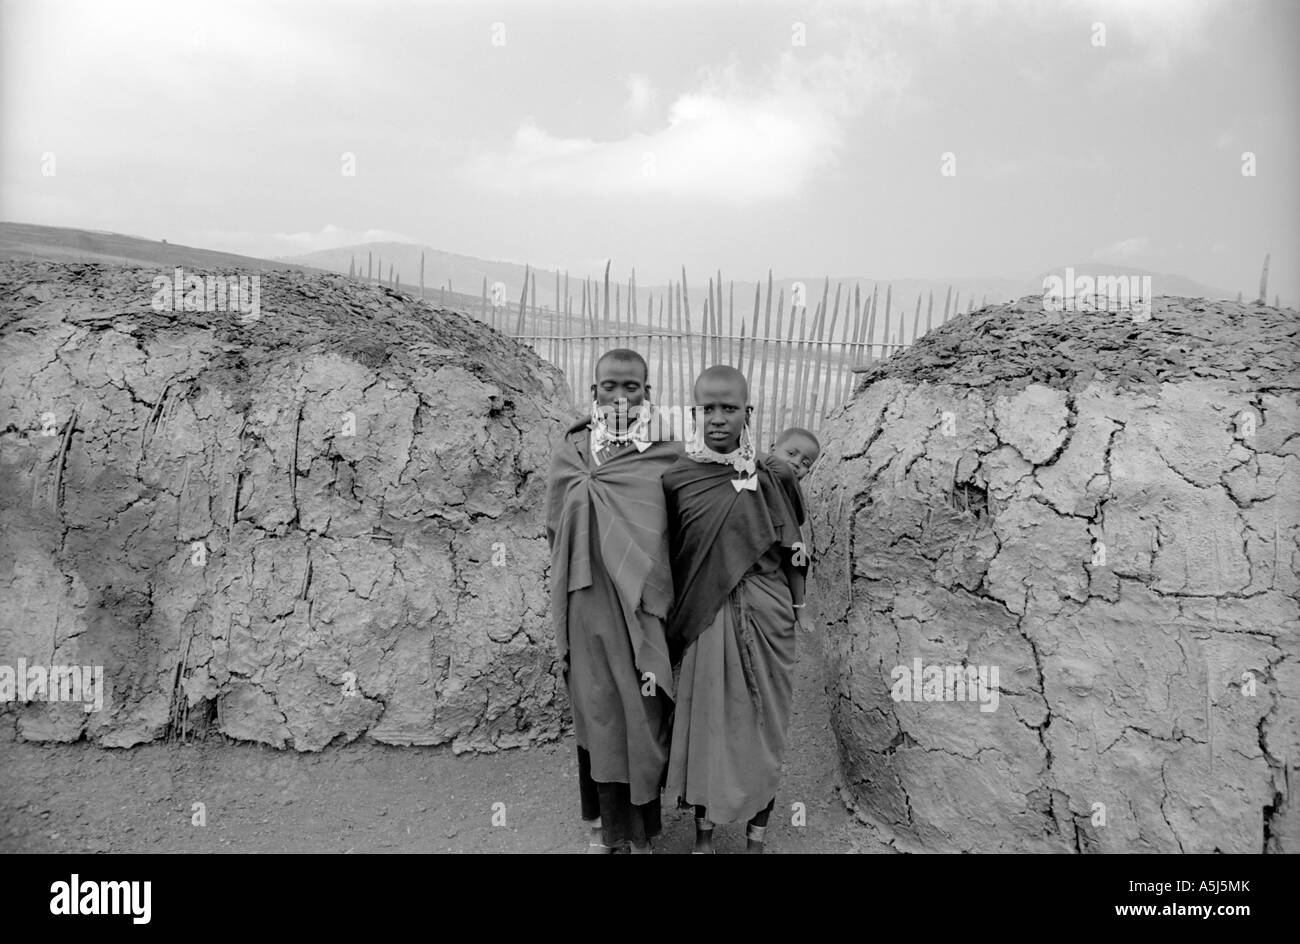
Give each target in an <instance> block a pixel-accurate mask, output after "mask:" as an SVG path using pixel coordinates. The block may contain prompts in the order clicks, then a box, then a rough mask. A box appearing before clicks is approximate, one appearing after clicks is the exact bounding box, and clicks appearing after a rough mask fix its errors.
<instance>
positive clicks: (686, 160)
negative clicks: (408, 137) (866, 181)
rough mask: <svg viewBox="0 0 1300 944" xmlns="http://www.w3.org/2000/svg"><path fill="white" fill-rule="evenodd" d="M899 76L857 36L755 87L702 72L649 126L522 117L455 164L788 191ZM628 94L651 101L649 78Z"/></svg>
mask: <svg viewBox="0 0 1300 944" xmlns="http://www.w3.org/2000/svg"><path fill="white" fill-rule="evenodd" d="M800 52H804V53H806V50H800ZM904 84H905V83H904V79H903V77H902V75H901V73H900V71H899V70H898V68H897V67H896V66H895V65H894V60H893V59H892V58H891V57H890V56H889V55H888V54H886V53H875V54H872V55H868V50H867V49H866V47H865V44H863V43H861V42H858V41H856V40H852V41H850V43H849V45H848V46H847V48H846V49H845V50H844V51H843V52H841V53H839V54H835V55H832V54H826V55H823V56H821V57H819V58H815V59H811V60H808V59H806V58H805V57H803V56H800V55H797V54H796V53H795V52H794V51H791V52H787V53H785V54H784V55H783V56H782V57H781V59H780V61H779V63H778V65H777V66H776V68H775V69H774V70H772V72H771V73H770V75H769V76H768V77H767V78H766V80H765V81H763V82H761V83H757V84H753V83H749V84H747V83H746V82H745V81H744V80H742V78H741V77H740V75H739V73H738V70H737V68H736V67H735V65H734V64H733V65H730V66H727V67H725V68H714V69H709V70H706V71H704V72H703V73H702V74H701V75H700V77H699V79H698V81H697V83H696V86H695V87H694V88H692V89H690V90H688V91H685V92H683V93H681V94H680V95H678V96H677V98H676V99H675V100H674V101H673V102H672V104H671V105H670V106H669V108H668V110H667V114H666V117H665V118H664V119H663V120H662V123H661V124H660V125H659V126H658V127H657V128H655V129H654V130H651V131H636V132H631V133H629V134H627V135H625V136H623V137H621V138H617V139H613V140H604V141H601V140H594V139H591V138H562V137H559V136H556V135H554V134H552V133H550V132H549V131H547V130H546V129H545V128H543V127H541V126H540V125H538V124H537V123H536V122H535V121H533V120H532V119H528V120H525V121H524V122H522V123H521V124H520V126H519V127H518V128H517V129H516V130H515V133H514V136H513V138H512V140H511V142H510V144H509V146H508V147H505V148H503V149H498V150H492V151H486V152H484V153H481V154H479V155H477V156H476V157H474V158H472V159H471V160H469V161H468V162H467V163H466V164H464V165H462V167H461V168H460V171H459V173H460V176H461V177H462V179H465V180H467V181H469V182H471V183H473V184H475V185H478V186H480V187H483V188H485V189H490V190H495V191H504V192H511V193H523V192H527V193H537V192H539V191H543V192H549V193H554V194H563V195H595V196H601V195H612V194H658V195H667V196H682V197H705V198H712V199H715V200H721V201H727V202H737V203H741V202H748V201H753V200H763V199H773V198H775V199H779V198H788V197H793V196H796V195H798V194H799V193H801V192H802V191H803V189H804V187H805V186H806V184H807V183H808V181H809V180H810V179H811V178H812V177H813V176H814V175H816V174H818V173H819V172H822V171H824V170H826V169H827V168H829V167H832V166H834V165H835V164H836V163H837V162H838V161H839V160H840V156H841V149H842V146H843V143H844V137H845V131H846V128H847V126H848V123H849V122H850V121H852V120H853V119H854V118H855V117H856V116H857V115H858V114H860V113H861V112H862V111H863V110H864V109H865V108H866V106H867V105H868V104H869V103H870V102H871V101H872V100H873V99H876V98H878V97H881V96H884V95H887V94H896V93H897V92H898V91H899V90H901V88H902V86H903V85H904ZM629 91H630V95H629V99H628V102H627V104H626V105H625V107H624V111H625V112H626V113H629V114H631V113H633V112H636V113H640V114H646V113H648V112H650V111H651V110H652V108H653V106H654V101H655V97H656V93H655V92H654V90H653V88H652V87H651V86H650V84H649V82H648V80H645V79H644V77H636V76H634V77H631V78H630V79H629Z"/></svg>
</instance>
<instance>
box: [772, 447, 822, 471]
mask: <svg viewBox="0 0 1300 944" xmlns="http://www.w3.org/2000/svg"><path fill="white" fill-rule="evenodd" d="M772 454H773V455H774V456H776V457H777V458H778V459H780V460H781V461H782V462H784V463H786V464H787V465H788V466H790V469H791V471H793V472H794V477H795V478H796V479H799V480H800V481H803V477H804V476H805V475H807V474H808V470H809V469H811V468H812V464H813V463H814V462H816V461H817V456H818V455H820V454H821V450H820V449H818V448H817V444H816V443H814V442H812V441H811V440H809V439H808V438H807V437H806V436H791V437H790V438H789V439H785V440H782V441H781V443H780V445H778V446H777V447H776V448H775V449H773V450H772Z"/></svg>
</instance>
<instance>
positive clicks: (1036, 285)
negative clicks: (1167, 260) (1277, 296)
mask: <svg viewBox="0 0 1300 944" xmlns="http://www.w3.org/2000/svg"><path fill="white" fill-rule="evenodd" d="M1067 268H1071V269H1073V270H1074V275H1075V277H1076V278H1077V277H1079V276H1091V277H1092V278H1094V279H1095V278H1097V277H1098V276H1117V275H1120V276H1134V275H1136V276H1144V275H1145V276H1150V277H1151V291H1152V292H1153V293H1154V294H1156V295H1176V296H1179V297H1182V298H1205V299H1209V300H1218V299H1234V298H1236V297H1237V293H1236V292H1229V291H1228V290H1227V289H1224V288H1215V287H1214V286H1212V285H1205V284H1203V283H1201V282H1197V281H1196V280H1195V279H1189V278H1187V277H1186V276H1183V275H1173V274H1171V273H1166V272H1153V271H1151V270H1150V269H1135V268H1132V267H1131V266H1120V265H1111V264H1110V263H1108V262H1095V261H1089V262H1075V263H1072V264H1070V265H1068V266H1056V267H1055V268H1053V269H1049V270H1047V271H1046V272H1044V273H1042V274H1041V275H1040V276H1039V277H1038V279H1037V280H1036V281H1034V282H1033V283H1032V284H1033V288H1032V290H1030V289H1027V290H1026V291H1025V292H1022V293H1021V294H1025V295H1028V294H1035V295H1036V294H1038V293H1039V292H1041V291H1042V290H1043V279H1045V278H1046V277H1047V276H1049V275H1055V276H1058V277H1061V278H1064V276H1065V270H1066V269H1067Z"/></svg>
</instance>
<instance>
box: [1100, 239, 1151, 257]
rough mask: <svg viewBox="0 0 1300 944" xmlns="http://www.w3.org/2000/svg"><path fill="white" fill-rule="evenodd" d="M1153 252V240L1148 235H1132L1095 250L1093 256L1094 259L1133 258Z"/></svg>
mask: <svg viewBox="0 0 1300 944" xmlns="http://www.w3.org/2000/svg"><path fill="white" fill-rule="evenodd" d="M1151 254H1152V253H1151V240H1150V239H1149V238H1147V237H1146V236H1130V237H1129V238H1128V239H1121V240H1119V241H1118V242H1114V243H1111V244H1110V245H1109V246H1105V247H1103V248H1101V249H1098V250H1095V251H1094V252H1093V254H1092V257H1093V258H1094V259H1110V260H1119V259H1129V260H1131V259H1136V258H1138V257H1139V256H1149V255H1151Z"/></svg>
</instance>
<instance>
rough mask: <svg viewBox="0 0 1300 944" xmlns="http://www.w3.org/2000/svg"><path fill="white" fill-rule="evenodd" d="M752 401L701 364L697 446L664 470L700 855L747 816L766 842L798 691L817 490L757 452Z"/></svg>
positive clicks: (685, 747) (689, 795) (672, 791)
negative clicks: (805, 558)
mask: <svg viewBox="0 0 1300 944" xmlns="http://www.w3.org/2000/svg"><path fill="white" fill-rule="evenodd" d="M748 400H749V394H748V384H747V383H746V381H745V378H744V375H743V374H741V373H740V371H738V370H736V369H735V368H731V367H711V368H709V369H708V370H706V371H705V372H704V373H703V374H701V375H700V378H699V380H697V381H696V384H695V412H694V416H695V428H694V432H693V435H692V439H691V440H690V441H688V444H687V447H686V456H685V457H683V458H682V459H679V460H678V461H677V462H676V463H675V464H674V465H673V466H671V467H670V468H669V469H668V471H666V472H665V473H664V474H663V488H664V495H665V498H666V500H667V505H668V525H669V540H670V547H671V549H672V562H673V585H674V587H675V588H676V594H677V596H676V601H675V603H674V606H673V609H672V611H671V612H670V613H669V620H668V635H669V641H670V645H671V646H672V647H673V649H674V651H675V652H680V653H681V675H680V679H679V680H678V684H677V705H676V711H675V715H674V720H673V737H672V748H671V751H670V754H669V762H668V785H667V786H668V792H669V796H670V797H672V796H676V797H678V798H680V799H684V800H685V801H686V802H687V803H689V804H692V805H694V806H695V814H696V822H695V826H696V832H695V850H694V851H695V852H697V853H710V852H712V851H713V840H712V832H713V827H714V824H716V823H733V822H741V821H745V822H747V825H748V828H747V830H746V839H747V840H748V841H747V843H746V851H748V852H762V850H763V842H764V838H765V832H766V828H767V820H768V816H769V814H770V813H771V811H772V809H773V806H774V804H775V799H776V788H777V782H778V780H779V778H780V774H781V761H782V757H783V756H784V753H785V744H786V733H787V729H788V727H789V723H790V708H791V702H792V694H793V689H794V666H795V626H796V622H797V620H796V613H797V610H798V607H799V606H801V605H802V603H803V599H802V590H803V576H804V574H805V572H806V566H804V565H803V564H802V559H800V560H799V561H796V559H795V557H796V555H799V554H801V550H800V548H799V547H796V545H799V542H800V535H799V526H800V524H801V523H802V521H803V500H802V497H801V495H800V491H799V485H798V482H797V481H796V480H795V477H794V474H793V472H792V471H791V470H790V468H789V467H788V466H787V465H785V464H783V463H778V462H766V461H762V460H761V459H760V458H759V457H757V456H756V455H755V454H754V448H753V444H752V440H751V438H750V436H749V429H748V425H749V416H750V412H751V409H750V406H749V402H748Z"/></svg>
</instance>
